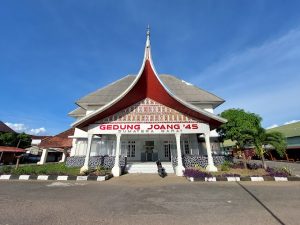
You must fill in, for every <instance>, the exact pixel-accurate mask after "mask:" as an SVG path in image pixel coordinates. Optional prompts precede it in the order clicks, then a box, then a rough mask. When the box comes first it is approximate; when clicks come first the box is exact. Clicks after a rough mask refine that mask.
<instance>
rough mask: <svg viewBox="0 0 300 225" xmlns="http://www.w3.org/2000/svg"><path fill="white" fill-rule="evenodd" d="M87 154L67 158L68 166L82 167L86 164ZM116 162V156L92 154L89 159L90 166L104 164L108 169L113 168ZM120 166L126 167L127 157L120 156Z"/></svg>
mask: <svg viewBox="0 0 300 225" xmlns="http://www.w3.org/2000/svg"><path fill="white" fill-rule="evenodd" d="M84 160H85V156H71V157H68V158H67V160H66V166H68V167H82V166H83V165H84ZM114 164H115V156H108V155H105V156H91V157H90V160H89V167H91V168H95V167H97V166H102V167H104V168H106V169H111V168H113V167H114ZM120 167H121V168H125V167H126V158H125V157H124V156H120Z"/></svg>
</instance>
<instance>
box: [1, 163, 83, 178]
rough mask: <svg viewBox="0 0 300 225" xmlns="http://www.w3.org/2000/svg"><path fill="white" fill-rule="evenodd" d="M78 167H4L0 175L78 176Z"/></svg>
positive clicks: (52, 165)
mask: <svg viewBox="0 0 300 225" xmlns="http://www.w3.org/2000/svg"><path fill="white" fill-rule="evenodd" d="M79 171H80V167H67V166H66V165H65V164H64V163H51V164H45V165H22V166H20V167H19V168H18V169H15V167H14V166H13V167H11V166H4V167H2V168H1V169H0V174H14V175H22V174H27V175H74V176H77V175H79V174H80V172H79Z"/></svg>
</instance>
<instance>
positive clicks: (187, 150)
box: [182, 140, 191, 155]
mask: <svg viewBox="0 0 300 225" xmlns="http://www.w3.org/2000/svg"><path fill="white" fill-rule="evenodd" d="M182 145H183V151H184V154H186V155H189V154H190V153H191V151H190V142H189V141H188V140H184V141H183V142H182Z"/></svg>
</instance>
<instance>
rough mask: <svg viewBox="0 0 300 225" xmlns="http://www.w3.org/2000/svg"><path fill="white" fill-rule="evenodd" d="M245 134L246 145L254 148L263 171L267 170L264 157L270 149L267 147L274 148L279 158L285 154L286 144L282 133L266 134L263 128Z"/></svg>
mask: <svg viewBox="0 0 300 225" xmlns="http://www.w3.org/2000/svg"><path fill="white" fill-rule="evenodd" d="M247 134H248V143H249V144H251V145H253V146H254V147H255V151H256V154H257V155H258V156H259V157H260V158H261V161H262V165H263V167H264V169H267V165H266V162H265V156H264V155H265V153H267V152H268V151H269V150H270V149H271V148H266V147H267V146H272V147H273V148H275V150H276V152H277V153H278V154H279V155H280V156H283V155H284V154H285V149H286V145H287V144H286V139H285V137H284V136H283V134H282V133H280V132H277V131H274V132H266V130H265V129H264V128H262V127H259V128H258V129H256V130H255V131H248V132H247Z"/></svg>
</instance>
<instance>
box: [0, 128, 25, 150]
mask: <svg viewBox="0 0 300 225" xmlns="http://www.w3.org/2000/svg"><path fill="white" fill-rule="evenodd" d="M0 145H3V146H11V147H17V146H18V147H19V148H27V147H29V146H30V145H31V137H30V135H28V134H25V133H21V134H18V133H10V132H7V133H0Z"/></svg>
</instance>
